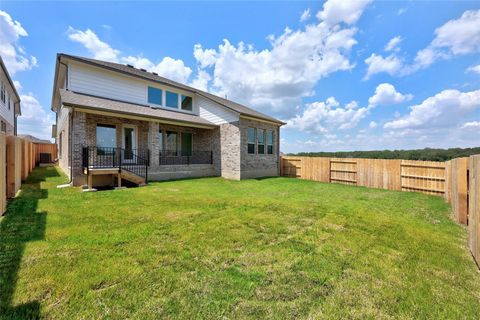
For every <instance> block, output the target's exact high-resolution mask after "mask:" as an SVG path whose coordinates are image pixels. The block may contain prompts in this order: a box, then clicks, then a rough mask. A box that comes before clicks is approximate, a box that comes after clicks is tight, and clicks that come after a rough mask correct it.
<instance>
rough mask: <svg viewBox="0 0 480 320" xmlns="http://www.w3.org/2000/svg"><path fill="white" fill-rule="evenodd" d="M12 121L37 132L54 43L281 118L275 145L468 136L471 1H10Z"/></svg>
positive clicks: (479, 127)
mask: <svg viewBox="0 0 480 320" xmlns="http://www.w3.org/2000/svg"><path fill="white" fill-rule="evenodd" d="M0 10H1V12H0V23H1V24H0V40H1V41H0V53H1V55H2V58H3V59H4V60H5V62H6V64H7V67H8V68H9V70H10V72H11V74H12V76H13V79H14V80H15V81H16V83H17V84H18V87H19V91H20V92H21V95H22V101H23V104H22V108H23V109H22V111H23V116H22V117H21V118H20V119H19V133H28V134H33V135H36V136H39V137H43V138H48V137H49V133H50V125H51V124H52V123H53V122H54V114H53V113H51V112H50V103H51V95H52V84H53V75H54V65H55V55H56V53H58V52H64V53H69V54H75V55H82V56H87V57H94V58H99V59H103V60H110V61H117V62H121V63H132V64H134V65H136V66H137V67H144V68H146V69H148V70H150V71H157V72H158V73H159V74H161V75H164V76H166V77H170V78H173V79H175V80H178V81H181V82H184V83H187V84H190V85H193V86H196V87H198V88H201V89H207V90H209V91H211V92H213V93H216V94H219V95H221V96H225V95H226V96H227V97H228V98H229V99H232V100H236V101H238V102H241V103H244V104H246V105H248V106H250V107H253V108H255V109H257V110H259V111H262V112H264V113H267V114H270V115H272V116H276V117H278V118H280V119H282V120H284V121H285V122H287V123H288V124H287V125H286V126H285V127H283V128H282V132H281V136H282V138H281V145H282V146H281V149H282V151H283V152H299V151H336V150H373V149H413V148H423V147H468V146H479V145H480V143H479V141H480V134H479V133H480V2H478V1H469V2H459V1H451V2H449V1H439V2H412V1H381V2H375V1H367V0H358V1H345V0H342V1H337V0H329V1H327V2H301V1H295V2H270V1H269V2H176V3H174V2H141V3H138V2H120V3H113V2H9V1H2V2H1V3H0Z"/></svg>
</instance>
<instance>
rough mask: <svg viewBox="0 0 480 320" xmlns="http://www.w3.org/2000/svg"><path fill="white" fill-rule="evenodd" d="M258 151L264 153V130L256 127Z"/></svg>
mask: <svg viewBox="0 0 480 320" xmlns="http://www.w3.org/2000/svg"><path fill="white" fill-rule="evenodd" d="M257 145H258V153H259V154H265V130H263V129H257Z"/></svg>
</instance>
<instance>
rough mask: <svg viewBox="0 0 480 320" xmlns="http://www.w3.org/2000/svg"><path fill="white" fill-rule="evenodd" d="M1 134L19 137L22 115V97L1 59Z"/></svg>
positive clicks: (0, 58)
mask: <svg viewBox="0 0 480 320" xmlns="http://www.w3.org/2000/svg"><path fill="white" fill-rule="evenodd" d="M0 65H1V74H0V132H4V133H6V135H8V136H14V135H15V136H16V135H17V117H18V116H19V115H20V96H19V95H18V93H17V90H16V89H15V85H14V84H13V81H12V79H11V78H10V75H9V74H8V70H7V67H5V64H4V63H3V59H2V57H0Z"/></svg>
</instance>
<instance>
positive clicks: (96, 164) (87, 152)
mask: <svg viewBox="0 0 480 320" xmlns="http://www.w3.org/2000/svg"><path fill="white" fill-rule="evenodd" d="M149 158H150V151H149V150H148V149H144V150H142V149H123V148H106V147H92V146H88V147H83V153H82V159H83V168H85V169H87V171H88V170H89V169H102V168H119V169H121V170H126V171H130V172H132V173H134V174H136V175H137V176H140V177H143V178H145V179H147V174H148V166H149Z"/></svg>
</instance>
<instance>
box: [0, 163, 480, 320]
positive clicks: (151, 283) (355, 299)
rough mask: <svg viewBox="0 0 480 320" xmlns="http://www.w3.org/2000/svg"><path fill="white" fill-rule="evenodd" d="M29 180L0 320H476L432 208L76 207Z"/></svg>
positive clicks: (7, 255) (15, 226)
mask: <svg viewBox="0 0 480 320" xmlns="http://www.w3.org/2000/svg"><path fill="white" fill-rule="evenodd" d="M67 181H68V179H67V178H66V177H65V176H64V175H63V174H60V173H59V171H57V169H56V168H55V167H49V168H37V169H35V170H34V171H33V172H32V173H31V174H30V177H29V178H28V180H27V182H26V183H25V184H24V185H23V187H22V192H21V194H20V195H19V196H18V197H17V198H16V199H15V200H13V201H11V203H10V204H9V207H8V211H7V215H6V216H4V217H3V218H0V289H1V290H0V317H1V318H2V319H24V318H36V317H42V318H47V319H62V318H63V319H99V318H108V319H124V318H137V319H158V318H183V319H191V318H280V319H284V318H362V319H363V318H472V319H473V318H477V317H478V314H480V274H479V272H478V269H477V266H476V265H475V263H474V262H473V259H472V257H471V256H470V253H469V251H468V249H467V247H466V242H467V234H466V231H465V229H464V227H462V226H460V225H458V224H456V223H455V222H453V221H452V220H451V219H450V218H449V214H450V207H449V205H448V204H447V203H445V202H444V200H443V199H442V198H440V197H435V196H427V195H422V194H418V193H408V192H394V191H385V190H379V189H368V188H363V187H351V186H345V185H339V184H327V183H318V182H312V181H305V180H298V179H290V178H269V179H257V180H244V181H228V180H223V179H221V178H204V179H191V180H178V181H170V182H156V183H150V184H149V185H148V186H146V187H142V188H132V189H124V190H111V191H101V192H96V193H82V192H80V190H79V189H78V188H63V189H58V188H56V186H57V185H59V184H63V183H66V182H67Z"/></svg>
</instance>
